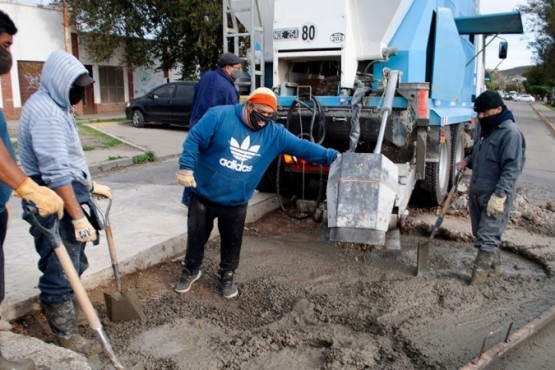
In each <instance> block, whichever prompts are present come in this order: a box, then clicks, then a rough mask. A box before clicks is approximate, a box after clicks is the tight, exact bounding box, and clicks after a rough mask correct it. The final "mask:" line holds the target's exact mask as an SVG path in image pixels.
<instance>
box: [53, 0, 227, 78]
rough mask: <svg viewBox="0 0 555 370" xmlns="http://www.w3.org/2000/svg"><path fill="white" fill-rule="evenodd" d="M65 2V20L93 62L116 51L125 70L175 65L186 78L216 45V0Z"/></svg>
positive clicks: (206, 63) (211, 58) (207, 62)
mask: <svg viewBox="0 0 555 370" xmlns="http://www.w3.org/2000/svg"><path fill="white" fill-rule="evenodd" d="M57 2H58V4H59V3H61V1H57ZM67 4H68V9H69V13H70V14H71V24H72V25H73V27H74V28H75V29H76V30H77V33H78V34H79V37H81V38H83V40H84V41H85V43H84V44H85V45H86V48H87V52H88V53H89V55H90V56H91V58H93V60H94V61H96V62H98V63H100V62H104V61H107V60H109V59H111V58H112V57H114V56H115V55H119V58H120V62H121V63H122V64H123V65H126V66H127V67H128V68H129V69H130V70H133V69H134V68H137V67H143V66H146V67H153V68H156V69H160V70H169V69H173V68H181V75H182V78H190V77H192V76H196V75H197V74H198V73H197V70H198V69H199V68H200V70H205V69H208V68H212V67H213V66H214V65H215V63H216V60H217V58H218V55H219V54H220V53H221V50H222V21H221V18H222V2H221V0H111V1H105V0H67ZM119 50H121V54H118V52H119ZM155 63H157V64H155Z"/></svg>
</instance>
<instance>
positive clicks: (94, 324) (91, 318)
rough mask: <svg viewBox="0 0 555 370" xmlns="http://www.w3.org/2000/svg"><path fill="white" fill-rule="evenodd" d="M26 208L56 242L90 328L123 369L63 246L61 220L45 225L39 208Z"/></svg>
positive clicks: (118, 366) (109, 356)
mask: <svg viewBox="0 0 555 370" xmlns="http://www.w3.org/2000/svg"><path fill="white" fill-rule="evenodd" d="M25 209H26V210H27V212H28V213H29V214H30V216H31V217H30V220H31V223H32V224H33V226H35V227H36V228H37V229H39V230H40V231H41V232H42V233H43V234H44V235H45V236H47V237H48V238H49V239H50V240H51V241H52V242H53V244H54V253H56V257H57V258H58V261H60V265H61V266H62V269H63V270H64V273H65V274H66V276H67V279H68V280H69V284H70V285H71V288H72V289H73V293H74V294H75V298H76V299H77V302H79V305H80V306H81V308H82V309H83V312H84V313H85V316H86V317H87V321H88V322H89V326H90V328H91V329H92V330H93V331H94V333H95V334H96V335H97V337H98V338H99V341H100V344H101V345H102V348H103V350H104V352H105V353H106V355H107V356H108V358H109V359H110V361H111V362H112V364H113V365H114V367H116V369H123V368H124V367H123V366H122V365H121V363H120V362H119V361H118V359H117V358H116V356H115V354H114V351H113V350H112V347H111V346H110V343H109V342H108V340H107V338H106V335H105V334H104V330H103V329H102V324H101V323H100V320H99V319H98V316H97V314H96V311H95V310H94V307H93V305H92V303H91V300H90V299H89V296H88V295H87V292H86V290H85V288H84V287H83V284H82V283H81V280H80V279H79V275H78V274H77V271H76V270H75V266H73V262H71V258H70V257H69V253H67V249H66V248H65V247H64V246H63V243H62V238H61V237H60V232H59V230H58V227H59V224H60V220H59V219H58V218H57V217H54V224H53V225H52V227H51V228H47V227H44V226H43V225H41V223H40V222H39V221H38V220H37V218H36V213H37V209H36V208H35V207H31V206H25Z"/></svg>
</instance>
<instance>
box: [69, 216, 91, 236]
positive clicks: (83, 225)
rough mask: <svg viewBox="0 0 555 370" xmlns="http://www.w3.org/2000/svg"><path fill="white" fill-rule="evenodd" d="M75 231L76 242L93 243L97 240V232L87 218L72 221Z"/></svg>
mask: <svg viewBox="0 0 555 370" xmlns="http://www.w3.org/2000/svg"><path fill="white" fill-rule="evenodd" d="M71 223H72V224H73V228H74V229H75V240H77V241H79V242H92V241H94V240H95V239H96V230H95V229H94V227H92V225H91V223H90V222H89V220H87V217H86V216H83V217H81V218H78V219H76V220H72V221H71Z"/></svg>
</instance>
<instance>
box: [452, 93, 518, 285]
mask: <svg viewBox="0 0 555 370" xmlns="http://www.w3.org/2000/svg"><path fill="white" fill-rule="evenodd" d="M474 110H475V111H476V112H477V113H478V120H479V123H480V125H479V130H478V135H479V136H477V137H478V138H479V139H478V140H476V141H475V143H474V148H473V150H472V154H471V155H469V156H467V157H466V158H465V159H464V160H462V161H460V162H459V163H457V168H458V169H459V170H462V169H465V168H467V167H468V168H470V169H472V177H471V179H470V185H469V191H468V198H469V210H470V220H471V222H472V234H473V235H474V237H475V242H474V246H475V247H476V249H477V250H478V253H477V255H476V259H475V261H474V266H473V268H472V279H471V281H470V283H471V284H472V285H479V284H483V283H484V282H485V281H486V280H487V278H488V276H498V275H499V274H500V273H501V253H500V251H499V244H500V243H501V235H502V234H503V232H504V231H505V228H506V227H507V222H508V221H509V213H510V212H511V207H512V204H513V200H514V198H515V193H516V182H517V180H518V177H519V176H520V174H521V173H522V170H523V168H524V162H525V151H526V142H525V140H524V136H523V135H522V132H520V130H519V128H518V127H517V125H516V124H515V119H514V117H513V114H512V112H511V111H510V110H508V109H507V107H506V106H505V104H504V103H503V100H502V99H501V96H500V95H499V94H498V93H496V92H493V91H485V92H483V93H482V94H481V95H480V96H478V98H477V99H476V101H475V102H474Z"/></svg>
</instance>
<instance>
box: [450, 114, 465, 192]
mask: <svg viewBox="0 0 555 370" xmlns="http://www.w3.org/2000/svg"><path fill="white" fill-rule="evenodd" d="M451 137H452V141H453V150H452V152H451V177H450V178H449V188H451V186H453V184H454V183H455V177H456V176H457V168H456V166H455V165H456V164H457V163H458V162H460V161H462V160H463V159H464V151H465V147H466V135H465V133H464V123H459V124H458V125H453V127H451Z"/></svg>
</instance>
